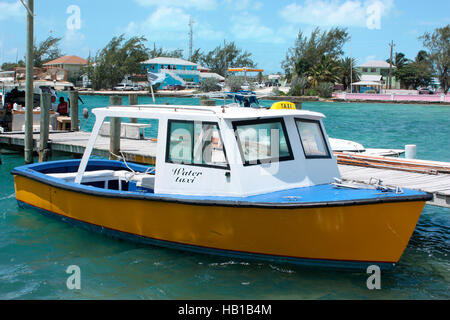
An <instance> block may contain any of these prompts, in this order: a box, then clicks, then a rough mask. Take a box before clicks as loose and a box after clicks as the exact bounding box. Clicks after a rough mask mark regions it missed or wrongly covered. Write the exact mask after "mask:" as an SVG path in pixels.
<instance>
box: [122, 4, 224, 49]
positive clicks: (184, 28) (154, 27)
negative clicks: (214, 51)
mask: <svg viewBox="0 0 450 320" xmlns="http://www.w3.org/2000/svg"><path fill="white" fill-rule="evenodd" d="M189 19H190V15H188V14H187V13H185V12H184V11H183V10H182V9H180V8H173V7H172V8H170V7H159V8H157V10H156V11H154V12H153V13H152V14H150V15H149V16H148V17H147V19H145V20H144V21H142V22H135V21H131V22H130V23H129V24H128V26H127V27H126V30H125V32H126V33H127V34H129V35H144V36H146V37H147V39H149V40H150V41H152V40H186V39H188V32H189ZM223 37H224V33H223V32H222V31H215V30H213V29H212V27H211V26H210V25H208V24H205V23H200V22H196V21H195V22H194V40H196V39H202V40H217V39H223ZM186 41H187V40H186Z"/></svg>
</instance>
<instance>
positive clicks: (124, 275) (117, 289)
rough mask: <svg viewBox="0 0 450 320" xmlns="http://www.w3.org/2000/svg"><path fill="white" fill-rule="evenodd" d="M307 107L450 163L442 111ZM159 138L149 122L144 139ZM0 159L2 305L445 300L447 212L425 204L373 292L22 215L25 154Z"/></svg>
mask: <svg viewBox="0 0 450 320" xmlns="http://www.w3.org/2000/svg"><path fill="white" fill-rule="evenodd" d="M82 98H83V100H84V101H85V102H86V106H87V107H88V108H89V109H91V108H93V107H99V106H105V105H107V104H108V98H107V97H98V96H95V97H87V96H84V97H82ZM150 102H151V99H150V98H144V99H140V103H150ZM165 102H168V103H171V104H175V103H176V104H193V103H195V104H198V100H195V99H189V98H186V99H175V98H160V99H158V100H157V103H165ZM124 103H127V99H124ZM263 103H264V104H267V105H270V104H271V102H270V101H264V102H263ZM83 107H85V106H81V108H83ZM304 109H308V110H313V111H319V112H322V113H324V114H325V115H326V116H327V119H326V120H325V125H326V127H327V131H328V134H329V135H330V136H332V137H335V138H341V139H349V140H353V141H358V142H360V143H362V144H363V145H365V146H367V147H373V148H403V147H404V145H405V144H411V143H412V144H416V145H417V146H418V156H419V157H420V158H422V159H430V160H439V161H450V144H449V135H450V130H449V127H450V126H449V123H450V108H448V107H440V106H419V105H388V104H354V103H353V104H350V103H319V102H314V103H304ZM80 112H81V111H80ZM93 120H94V119H93V118H92V117H90V118H89V120H88V122H87V123H86V125H85V128H87V129H89V128H91V127H92V124H93ZM155 132H156V131H155V126H153V127H152V128H151V131H149V132H148V133H149V134H150V135H154V134H155ZM62 158H64V156H62V155H59V156H56V157H54V159H62ZM2 160H3V164H2V165H0V178H1V179H0V201H1V202H0V203H1V206H0V299H449V298H450V290H449V289H450V276H449V272H450V259H449V254H450V249H449V248H450V209H445V208H439V207H432V206H426V207H425V209H424V211H423V213H422V216H421V218H420V220H419V223H418V226H417V228H416V230H415V232H414V234H413V236H412V238H411V241H410V243H409V245H408V247H407V249H406V251H405V253H404V254H403V257H402V259H401V260H400V264H399V265H398V266H397V267H396V268H394V269H393V270H392V271H389V272H383V273H382V275H381V287H382V288H381V290H374V291H371V290H368V289H367V287H366V281H367V278H368V275H367V274H365V273H352V272H338V271H331V270H316V269H310V268H303V267H298V266H292V265H283V264H275V263H269V262H255V261H250V260H249V261H247V260H232V259H227V258H223V257H214V256H207V255H200V254H193V253H185V252H181V251H176V250H169V249H162V248H158V247H152V246H144V245H138V244H134V243H130V242H124V241H118V240H115V239H111V238H108V237H104V236H101V235H98V234H95V233H90V232H88V231H85V230H83V229H79V228H76V227H72V226H70V225H67V224H64V223H62V222H58V221H55V220H53V219H50V218H47V217H44V216H41V215H40V214H38V213H36V212H35V211H33V210H23V209H20V208H19V207H18V206H17V203H16V201H15V198H14V185H13V179H12V176H11V175H10V171H11V170H12V169H13V168H14V167H16V166H20V165H22V164H23V158H22V156H21V155H20V154H2ZM268 236H270V235H268ZM70 265H78V266H79V267H80V269H81V290H74V291H71V290H69V289H67V286H66V280H67V278H68V277H69V275H68V274H66V269H67V267H68V266H70Z"/></svg>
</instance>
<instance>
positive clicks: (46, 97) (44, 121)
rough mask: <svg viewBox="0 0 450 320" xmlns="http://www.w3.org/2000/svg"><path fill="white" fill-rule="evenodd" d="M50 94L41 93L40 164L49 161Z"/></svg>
mask: <svg viewBox="0 0 450 320" xmlns="http://www.w3.org/2000/svg"><path fill="white" fill-rule="evenodd" d="M51 99H52V98H51V95H50V94H49V93H41V111H40V112H41V117H40V121H41V122H40V126H39V131H40V138H39V162H45V161H47V160H48V155H49V153H50V149H49V148H48V136H49V123H50V107H51V104H52V101H51Z"/></svg>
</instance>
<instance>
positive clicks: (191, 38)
mask: <svg viewBox="0 0 450 320" xmlns="http://www.w3.org/2000/svg"><path fill="white" fill-rule="evenodd" d="M193 48H194V20H193V19H192V17H191V18H189V61H191V59H192V54H193Z"/></svg>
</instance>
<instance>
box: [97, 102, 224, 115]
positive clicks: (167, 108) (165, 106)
mask: <svg viewBox="0 0 450 320" xmlns="http://www.w3.org/2000/svg"><path fill="white" fill-rule="evenodd" d="M122 107H124V106H108V107H106V108H107V109H110V108H122ZM126 107H127V108H129V106H126ZM133 107H134V108H138V109H139V110H140V109H158V110H161V109H164V110H173V111H174V112H177V110H188V111H204V112H211V113H214V114H216V113H220V111H219V110H214V109H213V108H205V107H198V108H197V107H191V106H171V105H151V104H148V105H147V104H140V105H134V106H133Z"/></svg>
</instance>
